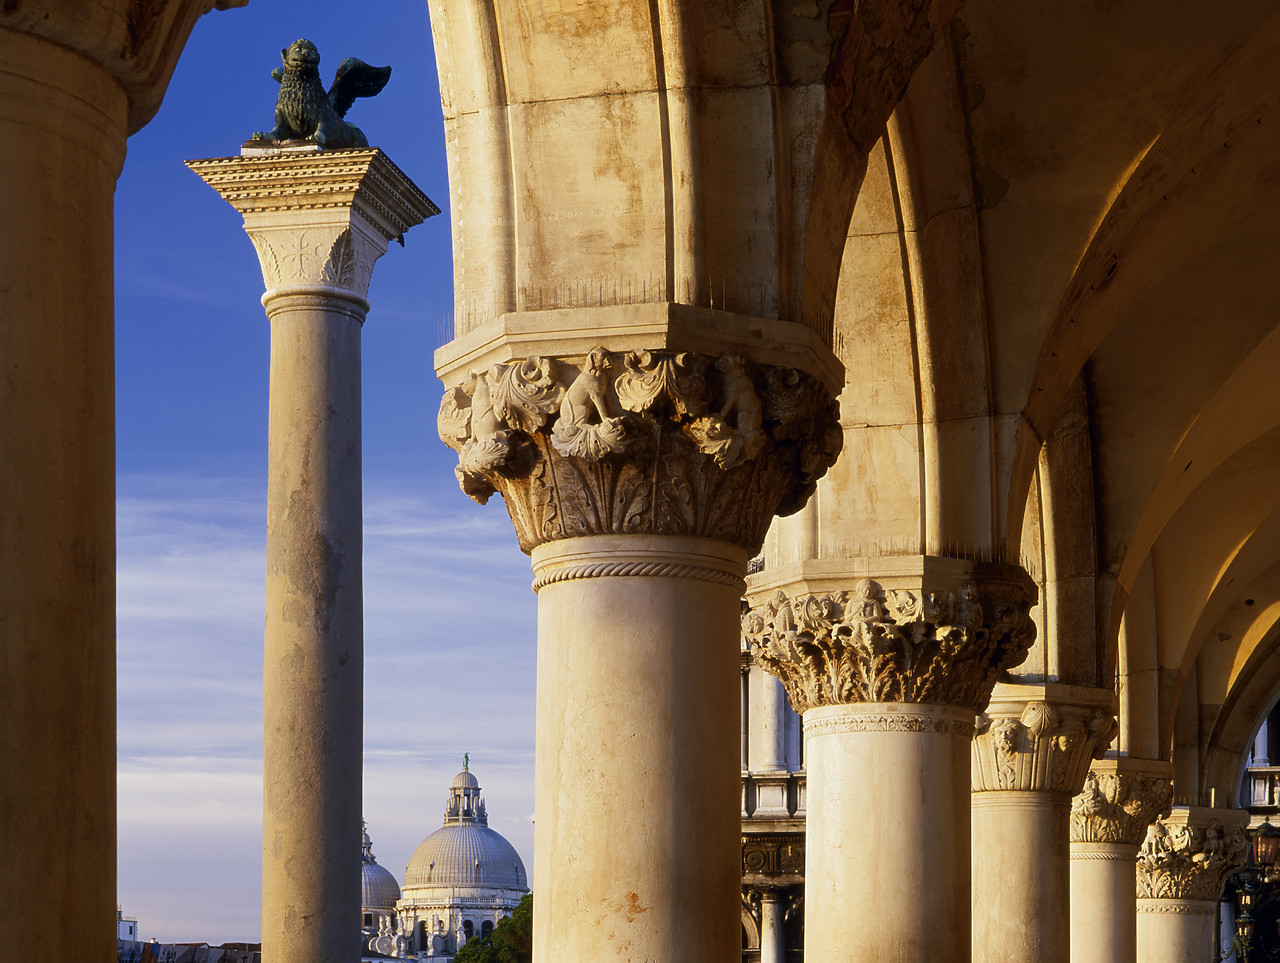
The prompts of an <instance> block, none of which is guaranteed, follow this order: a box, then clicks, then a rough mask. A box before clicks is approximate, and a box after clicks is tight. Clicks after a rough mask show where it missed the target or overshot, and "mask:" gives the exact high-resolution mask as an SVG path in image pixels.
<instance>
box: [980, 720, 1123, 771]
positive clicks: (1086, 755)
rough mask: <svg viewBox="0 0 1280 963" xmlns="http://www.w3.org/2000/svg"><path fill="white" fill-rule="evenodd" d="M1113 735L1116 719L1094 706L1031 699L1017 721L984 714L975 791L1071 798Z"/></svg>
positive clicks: (981, 723) (1104, 750) (981, 722)
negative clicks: (1046, 793)
mask: <svg viewBox="0 0 1280 963" xmlns="http://www.w3.org/2000/svg"><path fill="white" fill-rule="evenodd" d="M1115 733H1116V724H1115V717H1114V716H1113V715H1112V714H1111V712H1110V711H1109V710H1107V709H1102V708H1099V707H1096V706H1080V705H1061V704H1055V703H1052V702H1040V701H1032V702H1027V703H1025V705H1024V706H1023V709H1022V712H1021V714H1020V715H1019V716H1018V717H1016V718H1010V717H1007V716H996V715H995V714H994V713H993V714H992V717H985V716H984V717H983V719H982V720H981V721H980V723H979V726H978V732H977V735H976V736H975V738H974V740H973V756H972V758H973V791H974V792H991V791H997V790H1019V791H1022V792H1065V793H1069V794H1075V793H1076V792H1078V791H1079V790H1080V787H1081V786H1082V785H1083V784H1084V781H1085V777H1086V774H1087V773H1088V770H1089V763H1090V762H1091V761H1092V760H1093V759H1097V758H1101V757H1102V755H1103V754H1104V753H1105V752H1106V751H1107V746H1108V745H1110V743H1111V740H1112V739H1113V738H1114V737H1115Z"/></svg>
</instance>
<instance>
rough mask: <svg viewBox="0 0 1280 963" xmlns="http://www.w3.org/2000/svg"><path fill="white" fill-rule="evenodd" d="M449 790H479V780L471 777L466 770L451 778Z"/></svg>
mask: <svg viewBox="0 0 1280 963" xmlns="http://www.w3.org/2000/svg"><path fill="white" fill-rule="evenodd" d="M450 788H451V789H479V788H480V780H478V779H476V777H475V776H473V775H471V773H470V772H468V771H467V770H466V769H464V770H462V772H460V773H458V774H457V775H456V776H454V777H453V785H452V786H451V787H450Z"/></svg>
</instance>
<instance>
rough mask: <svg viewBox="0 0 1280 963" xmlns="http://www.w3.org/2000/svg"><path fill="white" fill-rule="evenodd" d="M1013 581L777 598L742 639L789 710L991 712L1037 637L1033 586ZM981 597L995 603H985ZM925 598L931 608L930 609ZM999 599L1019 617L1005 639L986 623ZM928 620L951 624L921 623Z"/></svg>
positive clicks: (869, 584) (746, 626)
mask: <svg viewBox="0 0 1280 963" xmlns="http://www.w3.org/2000/svg"><path fill="white" fill-rule="evenodd" d="M1009 574H1012V575H1013V576H1014V577H1011V578H993V579H990V580H986V581H985V584H984V587H983V589H982V590H979V588H978V587H977V585H976V584H975V583H974V582H973V581H966V582H962V583H961V584H959V585H958V586H956V587H955V588H945V589H943V588H934V587H929V588H923V587H922V589H921V591H919V592H915V591H910V590H902V589H898V590H892V591H890V592H885V590H884V589H883V587H882V586H881V585H880V584H879V583H878V582H875V581H873V580H871V579H863V580H861V581H860V582H858V584H857V585H856V586H855V588H854V590H853V591H852V592H832V593H824V594H816V595H801V596H797V597H796V598H789V597H788V596H787V595H786V594H785V593H784V592H782V591H781V590H779V591H778V592H776V593H775V594H774V596H773V597H772V598H771V599H770V600H769V601H768V602H767V603H765V604H763V605H759V606H756V607H754V608H752V609H751V610H749V611H748V612H747V613H746V614H745V615H744V616H743V621H742V630H743V634H744V635H745V637H746V641H747V643H748V646H749V647H750V648H751V650H752V651H753V653H754V654H755V656H756V658H757V659H758V660H759V662H760V664H761V665H762V666H763V667H764V668H765V669H766V671H768V672H770V673H771V674H773V675H775V676H777V677H778V678H779V679H780V680H781V682H782V685H783V687H784V688H785V689H786V692H787V695H788V697H789V698H790V700H791V704H792V707H793V708H794V709H795V710H796V711H797V712H804V711H806V710H807V709H810V708H813V707H815V706H824V705H842V704H848V703H855V702H908V703H929V704H937V705H955V706H963V707H966V708H970V709H972V710H973V711H974V712H978V711H980V710H981V709H982V707H983V706H985V705H986V703H987V700H988V698H989V697H990V695H991V689H992V687H993V686H994V685H995V682H996V678H997V676H998V675H999V673H1000V672H1002V671H1004V670H1005V669H1007V668H1010V667H1012V666H1014V665H1017V664H1019V663H1020V662H1021V661H1022V660H1023V659H1024V658H1026V654H1027V651H1028V650H1029V648H1030V646H1031V643H1032V641H1033V640H1034V638H1035V625H1034V623H1033V622H1032V621H1031V617H1030V614H1029V613H1030V608H1031V603H1032V601H1033V598H1034V591H1035V590H1034V587H1033V586H1031V584H1030V582H1029V581H1028V580H1026V578H1025V574H1023V573H1021V570H1017V571H1016V573H1015V572H1011V573H1009ZM984 594H985V596H986V597H988V599H989V600H990V602H991V604H990V605H988V606H986V607H984V606H983V605H982V603H981V601H980V599H981V597H983V595H984ZM925 599H928V603H927V605H926V603H925V602H924V600H925ZM996 599H1006V600H1008V601H1009V602H1010V604H1012V605H1016V606H1017V607H1019V608H1020V609H1021V611H1022V613H1023V618H1022V620H1021V621H1019V622H1016V623H1015V622H1012V621H1008V622H1007V624H1006V626H1005V627H1004V629H1003V630H1002V631H1001V632H1000V634H993V632H992V631H991V626H990V625H989V624H988V623H986V622H984V621H983V620H982V613H983V612H984V611H988V610H994V609H995V607H996V606H995V605H994V602H995V600H996ZM926 611H927V612H928V613H930V614H933V615H945V616H949V619H948V620H947V621H939V622H930V621H925V620H924V619H923V618H922V616H923V615H924V614H925V613H926Z"/></svg>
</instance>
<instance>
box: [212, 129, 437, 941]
mask: <svg viewBox="0 0 1280 963" xmlns="http://www.w3.org/2000/svg"><path fill="white" fill-rule="evenodd" d="M246 153H247V154H249V156H242V157H234V158H218V159H214V160H204V161H190V162H188V164H189V166H190V167H191V168H192V169H193V170H195V171H196V172H197V173H198V174H200V176H201V177H203V178H204V179H205V181H207V182H208V183H209V184H210V185H211V186H213V187H214V188H215V189H216V190H218V192H219V193H220V194H222V196H223V197H224V198H226V199H227V200H228V201H229V202H230V203H231V204H232V205H233V206H234V207H235V208H236V210H238V211H239V212H240V213H241V214H243V215H244V220H245V230H246V231H247V232H248V234H249V237H250V239H251V240H252V241H253V243H254V247H255V248H256V249H257V252H258V257H259V260H260V262H261V265H262V274H263V279H264V281H265V283H266V286H267V291H266V293H265V294H264V295H263V297H262V303H263V305H264V306H265V308H266V312H267V317H268V318H269V319H270V322H271V375H270V381H271V392H270V416H269V427H268V459H267V468H268V473H269V477H268V490H267V585H266V633H265V653H266V657H265V661H264V679H263V689H264V699H263V774H264V787H263V833H262V835H263V868H262V877H263V882H262V888H263V897H262V899H263V903H262V944H263V957H264V959H265V960H268V961H269V963H339V961H344V963H345V961H346V960H349V959H352V958H353V957H354V956H356V955H357V954H358V953H359V937H360V934H359V927H358V926H355V925H354V923H353V921H357V920H358V919H359V916H360V872H359V867H360V847H359V835H358V833H356V832H355V831H354V829H353V827H354V826H356V825H358V824H359V822H360V819H361V785H362V782H361V771H362V766H363V759H362V753H363V745H362V738H363V691H362V689H363V680H364V656H363V619H364V610H363V596H362V585H361V553H362V541H363V534H362V521H361V511H362V505H361V478H360V329H361V325H362V324H363V323H364V319H365V314H366V312H367V311H368V309H369V303H368V301H367V300H366V295H367V293H368V288H369V280H370V275H371V274H372V271H373V263H374V261H375V260H377V258H378V257H380V256H381V255H382V254H384V253H385V252H386V250H387V244H388V242H389V241H390V240H391V239H392V238H395V237H397V236H400V235H402V234H403V233H404V232H405V231H406V230H407V229H408V228H409V227H412V226H413V225H415V224H418V223H421V222H422V221H423V220H424V219H425V218H427V217H429V216H431V215H432V214H435V213H438V210H437V208H436V207H435V205H434V204H432V203H431V201H429V200H428V199H427V198H426V196H425V195H424V194H422V192H421V191H419V190H418V189H417V187H415V186H414V185H413V183H412V182H411V181H409V179H408V178H407V177H405V175H404V174H403V173H401V171H400V170H399V169H398V168H397V167H396V166H395V165H394V164H392V163H391V162H390V161H389V160H388V159H387V157H386V155H385V154H383V153H382V152H381V151H378V150H361V151H340V152H332V153H326V152H323V151H320V150H319V149H317V148H307V149H303V150H297V149H270V148H266V149H264V148H257V149H252V150H251V149H249V148H246Z"/></svg>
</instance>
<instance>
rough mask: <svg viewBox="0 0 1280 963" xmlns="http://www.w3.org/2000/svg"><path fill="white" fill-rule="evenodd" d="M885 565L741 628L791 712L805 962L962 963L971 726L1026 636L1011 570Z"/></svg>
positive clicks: (1023, 598)
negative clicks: (800, 797) (801, 748)
mask: <svg viewBox="0 0 1280 963" xmlns="http://www.w3.org/2000/svg"><path fill="white" fill-rule="evenodd" d="M894 562H895V563H896V564H895V568H894V569H893V570H890V572H888V573H886V575H884V576H883V582H882V581H880V580H871V579H864V580H862V581H860V582H858V583H857V584H856V586H855V587H854V588H853V590H852V591H845V590H837V591H824V592H810V593H803V594H796V595H787V594H786V593H785V592H783V591H782V590H778V591H777V592H776V593H775V594H774V595H773V596H772V597H771V598H768V601H766V602H764V603H762V604H759V605H757V606H756V607H754V608H752V609H751V611H750V612H748V613H747V615H746V616H745V618H744V623H743V629H744V634H745V635H746V636H747V637H748V639H749V640H751V641H752V644H753V645H755V646H756V647H757V648H758V651H759V658H760V660H761V662H762V663H763V664H764V665H765V666H766V667H767V668H768V669H769V671H771V672H773V673H775V674H777V675H778V676H779V678H781V679H782V681H783V684H784V685H785V686H786V689H787V694H788V697H789V698H790V699H791V703H792V705H793V706H794V707H795V708H796V709H798V710H799V711H801V712H802V713H803V716H804V727H805V737H806V757H805V763H806V770H807V772H808V782H809V786H808V812H807V824H806V834H807V835H806V865H805V956H806V958H809V959H815V960H822V961H824V963H879V961H883V960H895V961H900V963H926V961H928V963H937V961H948V963H964V961H967V960H969V958H970V923H969V917H970V899H969V894H970V869H969V863H970V846H969V841H970V799H969V795H970V794H969V782H970V760H969V753H970V742H971V740H972V737H973V732H974V720H975V717H976V714H977V712H978V711H980V710H981V709H982V708H983V707H985V705H986V703H987V699H988V697H989V695H990V693H991V689H992V686H993V685H994V684H995V679H996V675H997V674H998V673H999V672H1001V671H1003V670H1004V669H1005V668H1007V667H1009V666H1012V665H1016V664H1018V663H1019V662H1021V661H1022V659H1023V658H1025V656H1026V652H1027V649H1028V648H1029V647H1030V645H1031V642H1032V640H1033V639H1034V637H1035V628H1034V625H1033V623H1032V622H1031V619H1030V617H1029V615H1028V612H1029V609H1030V607H1031V603H1032V600H1033V599H1034V597H1035V587H1034V585H1033V584H1032V583H1031V581H1030V580H1029V579H1028V578H1027V576H1026V575H1025V573H1023V572H1022V571H1021V570H1020V569H1016V568H1013V567H1006V566H1000V565H991V564H983V563H975V562H964V561H960V560H955V559H942V558H936V557H904V558H899V559H895V560H894ZM884 567H885V568H888V566H887V565H885V566H884Z"/></svg>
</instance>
